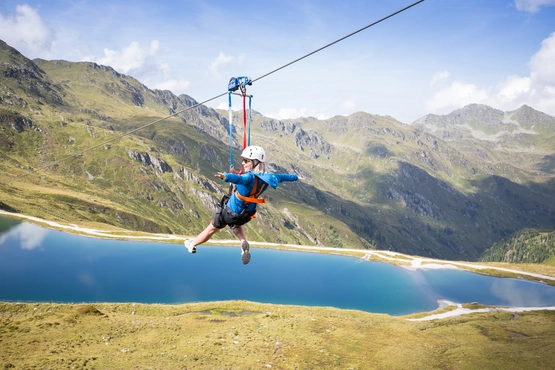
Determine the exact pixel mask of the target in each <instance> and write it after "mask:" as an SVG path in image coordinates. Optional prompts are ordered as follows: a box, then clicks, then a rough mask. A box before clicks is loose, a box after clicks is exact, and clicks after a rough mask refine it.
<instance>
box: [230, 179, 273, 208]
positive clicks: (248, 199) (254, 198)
mask: <svg viewBox="0 0 555 370" xmlns="http://www.w3.org/2000/svg"><path fill="white" fill-rule="evenodd" d="M266 186H267V185H266V184H264V185H262V186H261V187H260V189H259V190H258V191H256V188H257V187H258V177H255V178H254V186H253V187H252V190H251V193H250V194H249V195H248V196H243V195H241V194H239V192H238V191H237V190H235V195H236V196H237V198H239V199H241V200H242V201H243V202H245V203H258V204H260V203H266V198H258V197H259V196H260V194H262V192H263V191H264V189H266Z"/></svg>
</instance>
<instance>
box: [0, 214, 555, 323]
mask: <svg viewBox="0 0 555 370" xmlns="http://www.w3.org/2000/svg"><path fill="white" fill-rule="evenodd" d="M0 216H6V217H10V218H15V219H18V220H21V221H29V222H32V223H36V224H38V225H40V226H43V227H47V228H53V229H56V230H59V231H64V232H71V233H75V234H78V235H82V236H90V237H95V238H108V239H119V240H135V241H159V242H169V243H177V242H179V243H181V242H182V241H183V240H184V239H185V238H186V237H187V236H179V235H168V234H154V235H153V234H148V235H139V236H138V235H120V234H115V233H113V232H110V231H102V230H97V229H91V228H83V227H80V226H77V225H75V224H69V225H64V224H60V223H58V222H54V221H48V220H44V219H41V218H37V217H33V216H28V215H22V214H19V213H11V212H6V211H3V210H0ZM207 244H209V245H222V246H225V245H237V246H238V245H239V242H238V241H236V240H213V241H211V243H207ZM250 244H251V247H254V246H257V247H261V248H268V249H287V250H295V251H305V252H320V253H321V252H324V253H330V254H338V255H347V256H351V257H357V258H361V259H363V260H368V261H370V260H371V261H376V262H384V263H391V264H395V265H398V266H400V267H403V268H405V269H408V270H411V271H416V270H418V269H463V270H467V271H471V272H474V273H481V272H480V270H488V271H491V270H495V271H499V272H506V273H511V274H516V275H517V277H520V276H519V275H524V276H527V277H530V278H534V279H540V280H539V282H542V283H544V284H545V281H544V280H551V281H555V277H552V276H548V275H542V274H536V273H531V272H525V271H519V270H512V269H507V268H502V267H495V266H487V265H479V264H474V263H466V262H457V261H447V260H438V259H432V258H422V257H414V256H409V255H405V254H402V253H398V252H391V251H382V250H361V249H347V248H330V247H321V246H301V245H295V244H278V243H265V242H250ZM358 254H360V256H358ZM446 305H454V306H456V308H455V309H454V310H451V311H449V312H445V313H441V314H433V312H434V311H437V310H439V309H442V308H444V307H445V306H446ZM491 310H503V311H509V312H522V311H532V310H555V307H508V308H505V307H504V308H481V309H469V308H463V307H462V305H461V304H458V303H454V302H449V301H438V308H437V309H436V310H434V311H431V312H430V315H429V316H426V317H423V318H418V319H411V320H418V321H422V320H434V319H438V318H446V317H453V316H459V315H464V314H468V313H473V312H491Z"/></svg>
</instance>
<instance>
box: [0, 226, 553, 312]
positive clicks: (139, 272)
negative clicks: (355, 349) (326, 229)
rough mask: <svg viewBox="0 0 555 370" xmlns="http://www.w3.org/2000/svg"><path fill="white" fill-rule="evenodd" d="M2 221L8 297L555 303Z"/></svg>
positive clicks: (411, 308)
mask: <svg viewBox="0 0 555 370" xmlns="http://www.w3.org/2000/svg"><path fill="white" fill-rule="evenodd" d="M6 225H7V223H6V222H5V219H4V220H3V219H2V218H0V300H9V301H47V302H48V301H54V302H140V303H168V304H174V303H175V304H177V303H186V302H198V301H222V300H232V299H233V300H247V301H253V302H262V303H275V304H294V305H305V306H333V307H338V308H348V309H358V310H363V311H368V312H376V313H388V314H391V315H404V314H408V313H412V312H421V311H430V310H433V309H435V308H436V307H437V300H438V299H446V300H449V301H453V302H459V303H465V302H479V303H483V304H488V305H504V306H507V305H511V306H523V307H526V306H528V307H531V306H538V307H542V306H548V305H555V288H553V287H550V286H546V285H544V284H539V283H532V282H527V281H521V280H518V279H501V278H493V277H488V276H483V275H478V274H472V273H469V272H466V271H460V270H417V271H408V270H406V269H403V268H400V267H397V266H393V265H389V264H386V263H378V262H370V261H362V260H360V259H357V258H352V257H346V256H334V255H327V254H317V253H307V252H293V251H278V250H271V249H259V248H253V249H252V256H253V257H252V261H251V263H250V264H249V265H246V266H244V265H242V263H241V257H240V256H241V253H240V248H239V247H200V248H199V250H198V253H197V254H195V255H191V254H189V253H188V252H187V250H186V249H185V248H184V247H183V246H182V245H181V244H166V243H149V242H133V241H116V240H104V239H94V238H89V237H83V236H77V235H72V234H66V233H62V232H59V231H54V230H48V229H43V228H41V227H38V226H35V225H32V224H29V223H13V222H12V223H11V224H10V225H9V226H6Z"/></svg>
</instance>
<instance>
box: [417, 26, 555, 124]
mask: <svg viewBox="0 0 555 370" xmlns="http://www.w3.org/2000/svg"><path fill="white" fill-rule="evenodd" d="M528 67H529V68H530V75H529V76H525V77H521V76H509V77H507V78H506V79H505V80H503V81H501V82H499V83H498V84H497V86H495V87H478V86H476V85H474V84H471V83H465V82H462V81H455V82H452V83H451V84H450V85H448V86H447V87H442V88H436V89H432V91H433V93H432V96H431V97H430V98H429V99H428V100H427V102H426V108H427V109H428V110H429V112H430V113H435V114H445V113H449V112H451V111H453V110H455V109H457V108H460V107H462V106H464V105H467V104H470V103H483V104H488V105H490V106H492V107H494V108H497V109H501V110H506V111H509V110H514V109H518V108H519V107H521V106H522V105H523V104H526V105H529V106H531V107H533V108H534V109H537V110H539V111H542V112H545V113H547V114H549V115H555V32H554V33H552V34H551V35H550V36H549V37H548V38H546V39H545V40H543V41H542V43H541V47H540V49H539V50H538V51H537V52H536V53H535V54H534V55H533V56H532V57H531V58H530V62H529V63H528ZM438 76H442V78H441V79H442V80H444V82H448V81H447V79H448V76H449V74H448V72H440V73H436V74H435V75H434V76H432V82H431V84H430V86H431V87H432V88H433V87H434V85H435V84H436V82H437V81H439V78H438Z"/></svg>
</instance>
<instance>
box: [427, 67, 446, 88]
mask: <svg viewBox="0 0 555 370" xmlns="http://www.w3.org/2000/svg"><path fill="white" fill-rule="evenodd" d="M449 76H450V73H449V72H447V71H443V72H437V73H436V74H434V75H433V76H432V81H431V82H430V87H433V86H434V85H435V84H436V83H438V82H441V81H445V80H446V79H447V78H448V77H449Z"/></svg>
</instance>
